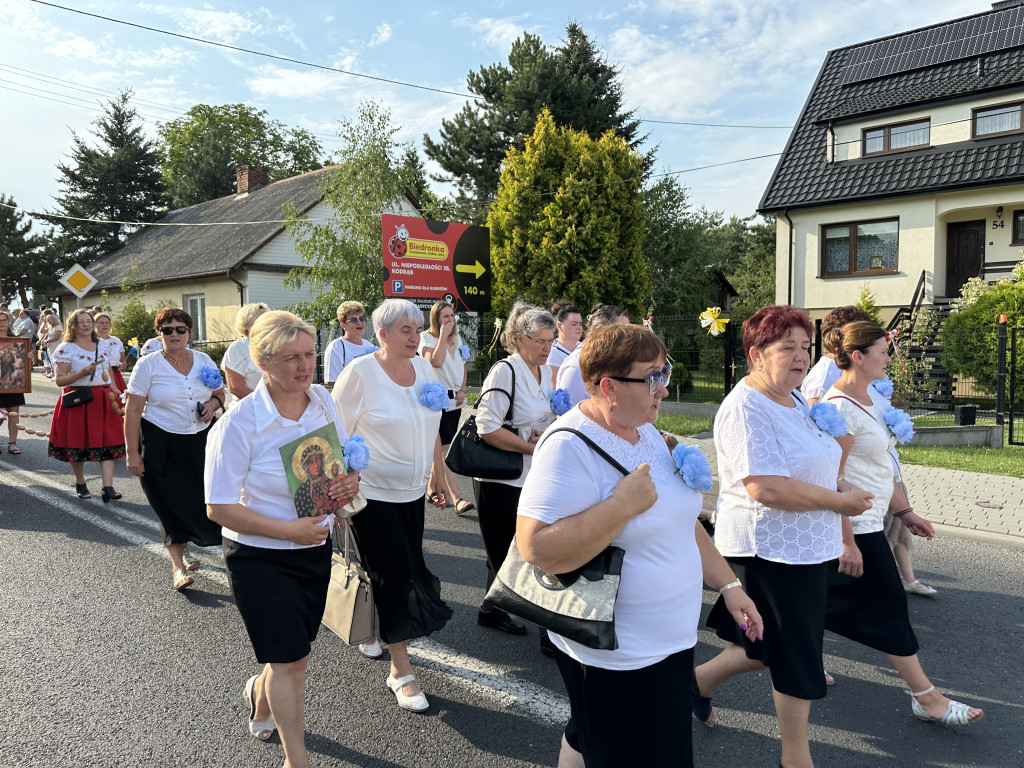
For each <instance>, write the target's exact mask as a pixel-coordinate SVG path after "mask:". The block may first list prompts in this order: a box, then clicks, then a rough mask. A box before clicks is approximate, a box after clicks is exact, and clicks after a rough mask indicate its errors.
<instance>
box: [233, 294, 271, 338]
mask: <svg viewBox="0 0 1024 768" xmlns="http://www.w3.org/2000/svg"><path fill="white" fill-rule="evenodd" d="M269 311H270V307H268V306H267V305H266V304H264V303H263V302H257V303H256V304H246V305H245V306H244V307H242V308H241V309H240V310H238V311H237V312H236V313H235V333H237V334H238V335H239V336H248V335H249V331H250V330H251V329H252V324H253V323H255V322H256V318H258V317H259V316H260V315H262V314H263V313H264V312H269Z"/></svg>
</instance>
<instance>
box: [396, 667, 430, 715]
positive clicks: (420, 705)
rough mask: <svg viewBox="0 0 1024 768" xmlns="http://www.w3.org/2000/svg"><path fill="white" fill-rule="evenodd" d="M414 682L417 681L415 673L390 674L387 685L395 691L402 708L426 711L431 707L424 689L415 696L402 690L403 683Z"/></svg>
mask: <svg viewBox="0 0 1024 768" xmlns="http://www.w3.org/2000/svg"><path fill="white" fill-rule="evenodd" d="M413 682H416V677H415V676H414V675H406V676H405V677H395V676H394V675H388V680H387V686H388V688H390V689H391V690H392V692H394V694H395V698H396V699H398V706H400V707H401V708H402V709H407V710H409V711H410V712H425V711H426V710H427V709H428V708H429V707H430V702H429V701H427V695H426V694H425V693H423V691H420V692H419V693H417V694H414V695H413V696H409V695H407V694H405V693H404V692H403V691H402V686H403V685H405V684H406V683H413Z"/></svg>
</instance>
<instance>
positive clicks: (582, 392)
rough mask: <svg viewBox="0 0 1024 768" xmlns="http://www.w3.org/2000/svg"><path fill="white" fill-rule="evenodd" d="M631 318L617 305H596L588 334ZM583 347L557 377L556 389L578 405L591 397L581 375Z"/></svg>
mask: <svg viewBox="0 0 1024 768" xmlns="http://www.w3.org/2000/svg"><path fill="white" fill-rule="evenodd" d="M628 322H629V316H628V315H627V314H626V310H624V309H623V308H622V307H619V306H616V305H615V304H595V305H594V308H593V309H592V310H590V314H589V315H588V316H587V333H588V334H589V333H593V332H594V329H595V328H600V327H601V326H603V325H615V324H616V323H628ZM582 351H583V347H582V345H581V346H578V347H576V349H574V350H573V351H572V352H571V353H570V354H569V355H568V356H567V357H566V358H565V359H564V360H563V361H562V364H561V365H560V366H559V367H558V375H557V376H556V377H555V389H564V390H565V391H566V392H568V393H569V401H570V402H571V403H572V404H573V405H576V404H577V403H579V402H580V401H582V400H586V399H587V398H588V397H590V394H589V393H588V392H587V387H586V385H585V384H584V382H583V376H582V374H581V373H580V354H581V353H582Z"/></svg>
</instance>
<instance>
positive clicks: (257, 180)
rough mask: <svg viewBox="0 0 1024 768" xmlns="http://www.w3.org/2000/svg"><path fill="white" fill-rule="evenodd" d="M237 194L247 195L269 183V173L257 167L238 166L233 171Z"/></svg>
mask: <svg viewBox="0 0 1024 768" xmlns="http://www.w3.org/2000/svg"><path fill="white" fill-rule="evenodd" d="M235 174H236V176H237V182H238V194H240V195H247V194H249V193H250V192H255V191H256V190H257V189H259V188H260V187H265V186H267V185H268V184H269V183H270V172H269V171H268V170H267V169H266V168H264V167H262V166H259V165H240V166H238V170H236V171H235Z"/></svg>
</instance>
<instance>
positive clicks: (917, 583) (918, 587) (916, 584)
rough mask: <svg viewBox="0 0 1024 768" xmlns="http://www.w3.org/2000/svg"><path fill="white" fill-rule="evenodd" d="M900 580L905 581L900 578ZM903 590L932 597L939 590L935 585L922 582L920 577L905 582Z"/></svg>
mask: <svg viewBox="0 0 1024 768" xmlns="http://www.w3.org/2000/svg"><path fill="white" fill-rule="evenodd" d="M900 581H903V580H902V579H900ZM903 591H904V592H909V593H910V594H912V595H924V596H925V597H931V596H932V595H934V594H937V593H938V591H939V590H937V589H936V588H935V587H929V586H928V585H927V584H922V583H921V580H920V579H914V580H913V581H904V582H903Z"/></svg>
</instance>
